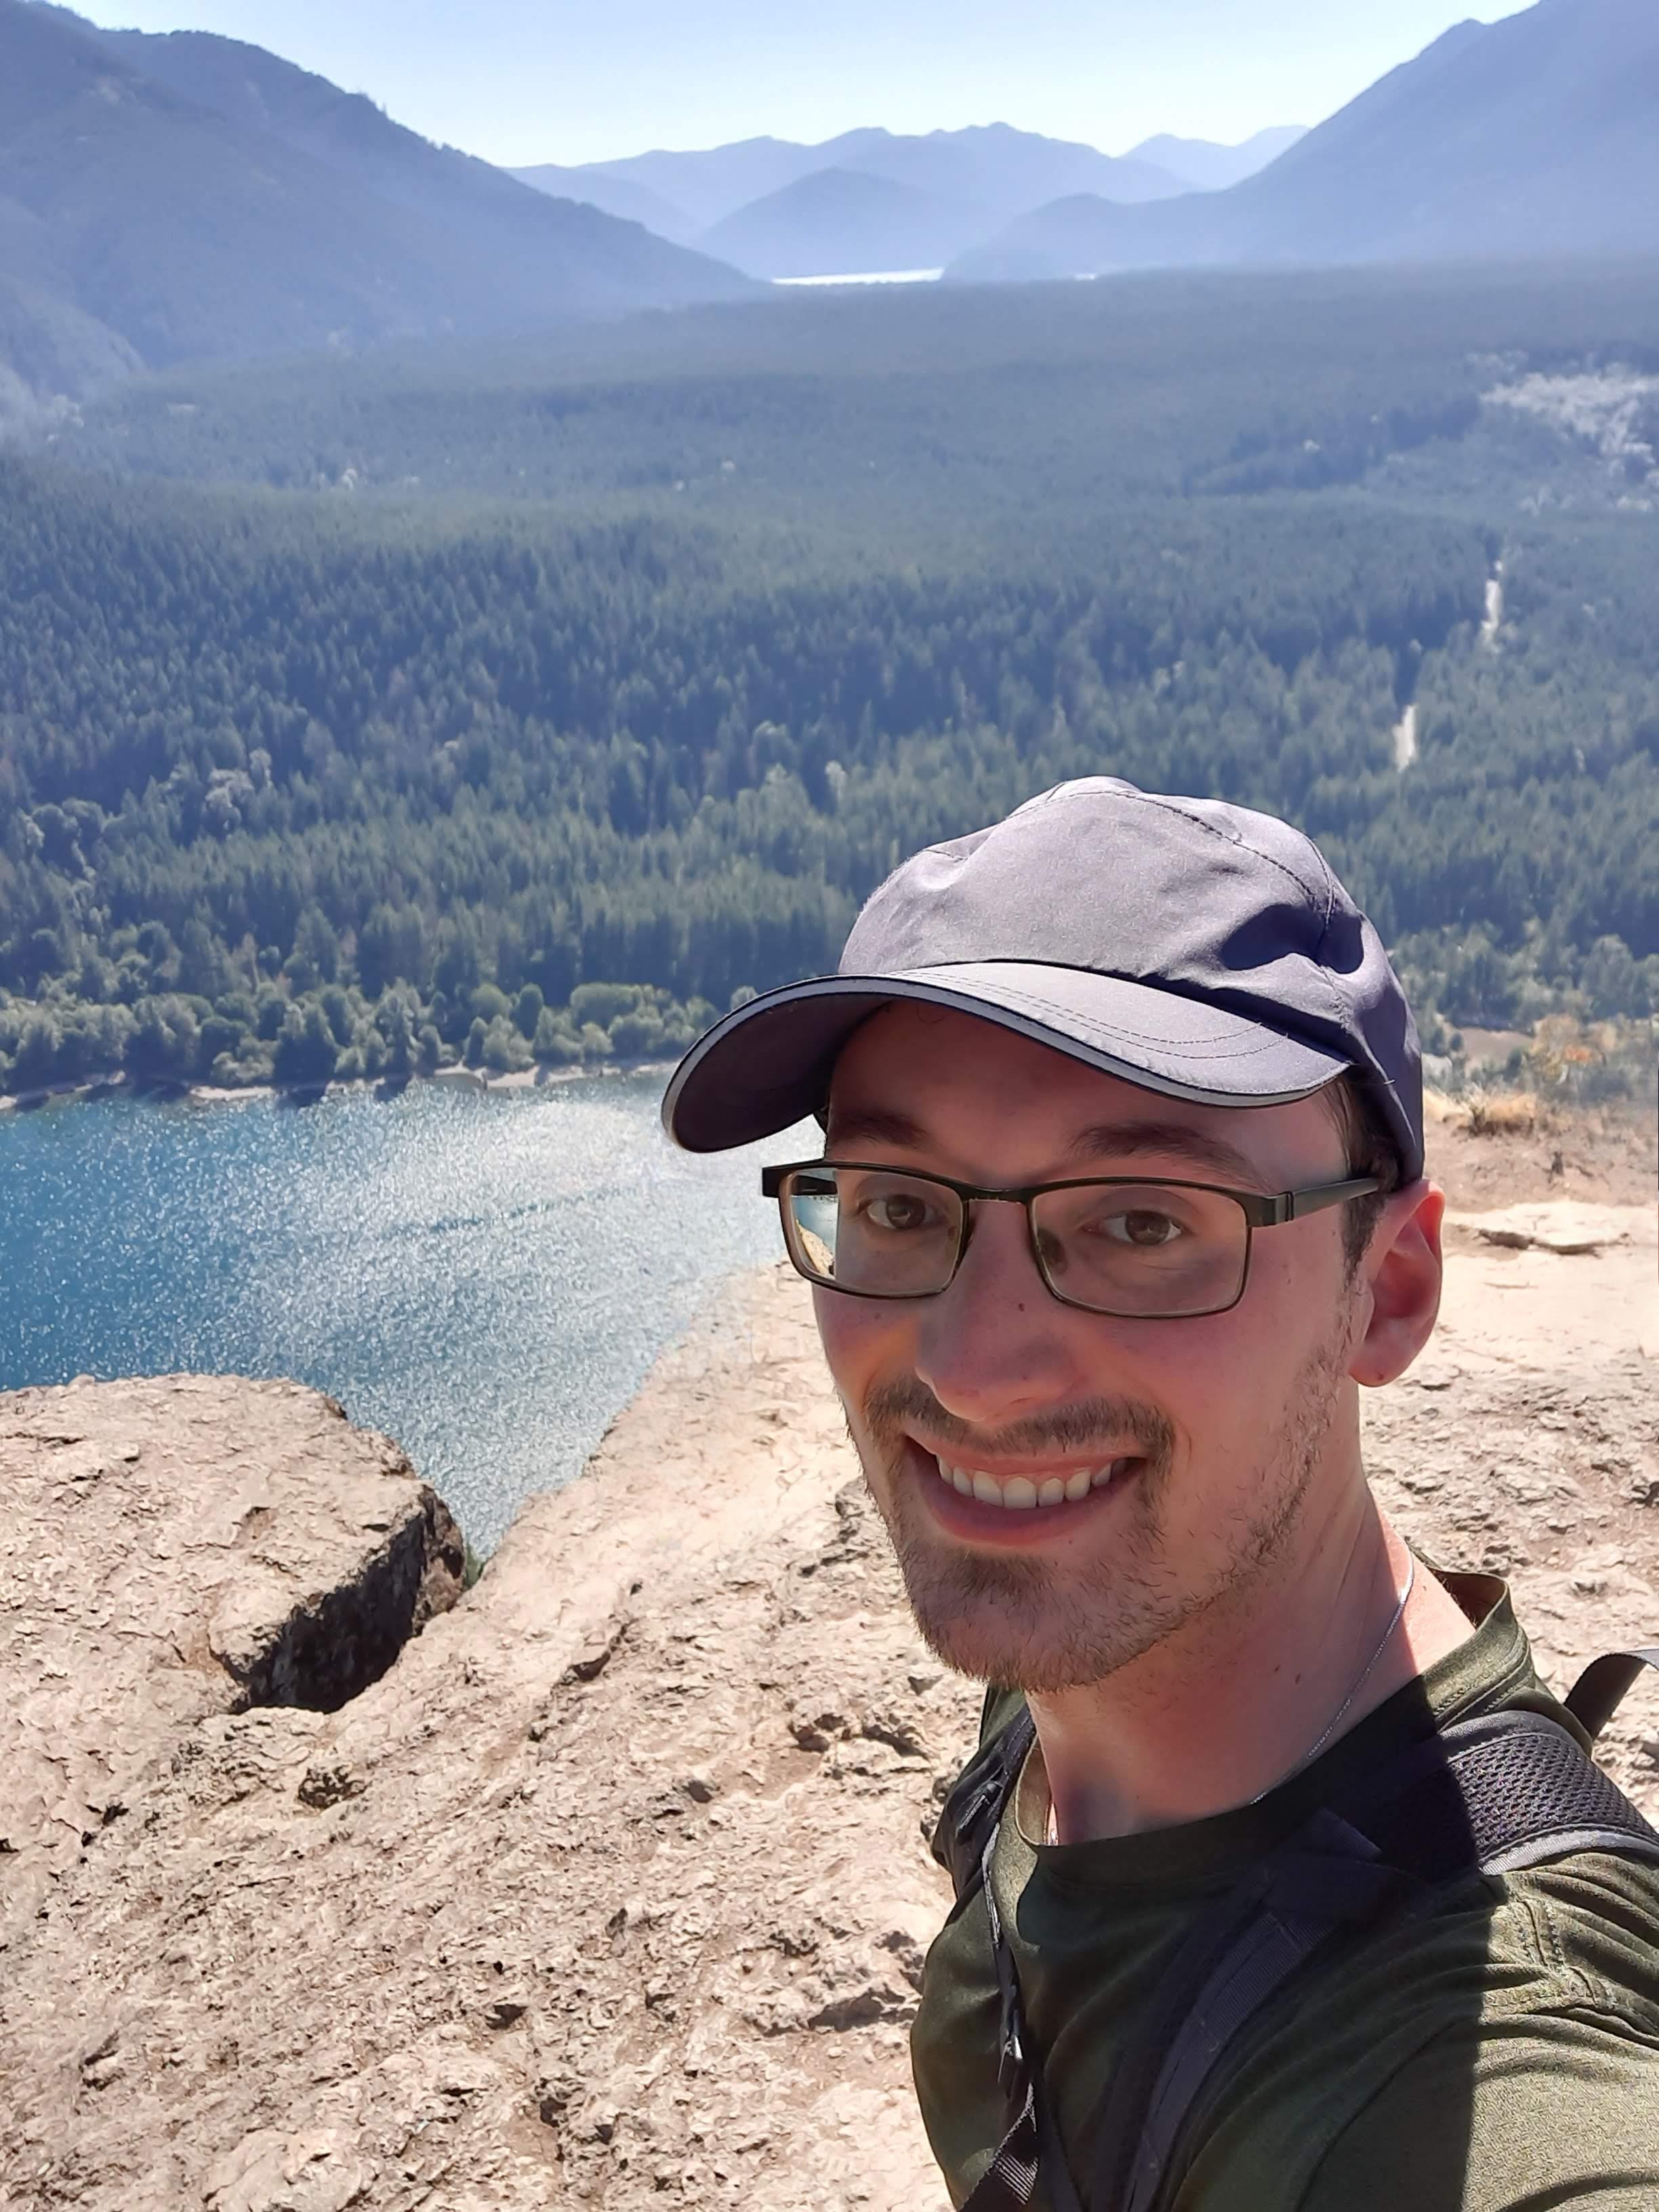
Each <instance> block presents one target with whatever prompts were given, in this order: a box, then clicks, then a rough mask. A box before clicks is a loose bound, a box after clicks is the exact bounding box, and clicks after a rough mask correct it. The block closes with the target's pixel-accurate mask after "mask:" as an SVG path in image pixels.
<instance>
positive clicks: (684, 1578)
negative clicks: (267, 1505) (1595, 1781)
mask: <svg viewBox="0 0 1659 2212" xmlns="http://www.w3.org/2000/svg"><path fill="white" fill-rule="evenodd" d="M1654 1267H1655V1258H1654V1253H1653V1250H1652V1249H1651V1247H1650V1244H1647V1243H1638V1242H1637V1241H1636V1240H1635V1237H1634V1235H1632V1240H1631V1241H1628V1242H1622V1243H1621V1242H1616V1241H1615V1242H1613V1243H1608V1244H1606V1245H1604V1246H1603V1247H1602V1249H1601V1253H1600V1255H1599V1256H1591V1255H1584V1256H1580V1257H1573V1258H1566V1257H1561V1256H1559V1255H1556V1254H1554V1253H1553V1252H1550V1251H1547V1250H1543V1249H1537V1248H1536V1247H1535V1246H1534V1247H1533V1248H1531V1249H1507V1248H1499V1247H1493V1246H1491V1245H1489V1244H1486V1245H1481V1246H1480V1248H1479V1249H1469V1250H1462V1249H1459V1250H1458V1251H1456V1252H1455V1255H1454V1257H1453V1261H1452V1263H1451V1273H1450V1280H1449V1292H1448V1299H1447V1310H1446V1327H1445V1329H1444V1331H1443V1334H1442V1336H1441V1337H1440V1338H1439V1339H1438V1340H1437V1343H1436V1346H1435V1347H1434V1349H1433V1351H1432V1352H1431V1355H1430V1357H1429V1358H1426V1359H1425V1362H1424V1363H1423V1364H1422V1367H1421V1370H1420V1371H1419V1375H1418V1376H1417V1377H1416V1379H1415V1380H1414V1381H1413V1382H1412V1383H1408V1384H1407V1385H1406V1386H1404V1387H1402V1388H1401V1389H1396V1390H1394V1391H1391V1392H1388V1393H1384V1394H1382V1395H1379V1396H1378V1397H1377V1398H1376V1399H1375V1400H1374V1401H1371V1407H1370V1450H1371V1454H1372V1457H1373V1461H1374V1463H1375V1466H1376V1474H1377V1480H1378V1483H1379V1487H1380V1488H1381V1489H1382V1491H1383V1494H1384V1495H1385V1497H1386V1498H1387V1499H1388V1502H1389V1504H1390V1506H1391V1507H1393V1508H1395V1510H1397V1511H1398V1512H1399V1514H1400V1516H1401V1520H1402V1522H1404V1524H1405V1525H1406V1527H1407V1528H1408V1529H1409V1530H1410V1531H1411V1532H1412V1533H1413V1534H1414V1535H1415V1536H1416V1537H1417V1538H1418V1540H1419V1542H1420V1543H1421V1544H1422V1545H1423V1546H1424V1547H1425V1549H1426V1550H1427V1551H1428V1553H1429V1554H1430V1556H1431V1557H1433V1558H1437V1559H1442V1560H1443V1561H1444V1562H1445V1563H1447V1564H1449V1565H1457V1564H1469V1565H1480V1564H1487V1565H1502V1566H1504V1567H1505V1568H1507V1569H1508V1570H1510V1571H1512V1573H1513V1575H1514V1578H1515V1580H1516V1585H1517V1594H1518V1598H1519V1601H1520V1604H1521V1607H1522V1617H1523V1618H1524V1619H1527V1620H1528V1621H1530V1622H1531V1623H1532V1624H1533V1625H1534V1626H1535V1628H1536V1629H1537V1631H1538V1633H1539V1638H1540V1642H1541V1644H1542V1645H1543V1647H1544V1649H1545V1653H1546V1656H1547V1659H1548V1661H1549V1662H1550V1663H1551V1665H1552V1666H1553V1668H1555V1669H1556V1670H1557V1673H1558V1674H1559V1678H1560V1679H1562V1680H1565V1679H1567V1678H1568V1677H1569V1676H1570V1674H1571V1669H1572V1664H1573V1662H1577V1660H1578V1659H1580V1658H1583V1657H1586V1656H1589V1655H1590V1654H1591V1653H1592V1652H1593V1651H1594V1650H1598V1649H1600V1648H1602V1647H1603V1646H1604V1645H1605V1644H1608V1643H1610V1642H1613V1641H1617V1640H1618V1639H1619V1638H1620V1637H1622V1636H1624V1635H1626V1634H1628V1633H1631V1632H1637V1631H1639V1632H1642V1634H1643V1635H1644V1640H1653V1638H1654V1635H1655V1632H1659V1591H1656V1589H1655V1588H1654V1587H1653V1581H1652V1577H1654V1575H1655V1573H1656V1571H1659V1422H1656V1407H1659V1375H1656V1370H1655V1369H1654V1367H1653V1365H1652V1364H1651V1363H1650V1361H1649V1360H1647V1359H1646V1358H1644V1355H1643V1353H1642V1352H1641V1351H1640V1349H1639V1348H1638V1330H1639V1328H1640V1325H1641V1321H1642V1317H1643V1316H1644V1315H1645V1314H1646V1313H1648V1312H1649V1311H1650V1309H1651V1304H1652V1301H1653V1296H1654ZM125 1387H126V1386H111V1389H110V1391H109V1394H108V1395H109V1397H110V1400H111V1402H112V1404H114V1403H116V1402H117V1401H118V1394H119V1389H121V1388H125ZM147 1387H148V1386H147ZM33 1395H40V1394H33ZM10 1402H11V1404H13V1405H15V1403H16V1401H10ZM0 1412H9V1407H0ZM0 1426H3V1425H0ZM224 1433H225V1434H227V1435H228V1434H230V1433H234V1417H231V1416H229V1415H228V1416H227V1422H226V1427H225V1431H224ZM853 1476H854V1469H853V1467H852V1464H851V1462H850V1457H849V1455H848V1447H847V1445H846V1443H845V1442H844V1439H843V1438H842V1435H841V1431H840V1424H839V1419H838V1416H837V1413H836V1407H835V1405H834V1401H833V1399H832V1397H831V1395H830V1393H829V1389H828V1386H827V1384H826V1383H825V1381H824V1379H823V1373H822V1370H821V1366H820V1364H819V1362H818V1358H817V1350H816V1345H815V1343H814V1341H813V1339H812V1337H811V1328H810V1320H809V1315H808V1309H807V1304H806V1298H805V1292H804V1291H803V1289H802V1288H801V1286H800V1285H798V1284H797V1283H796V1282H795V1281H794V1280H793V1278H787V1277H785V1276H783V1275H782V1274H781V1273H769V1274H767V1275H765V1276H763V1277H762V1278H758V1279H754V1280H752V1281H750V1282H748V1283H745V1284H744V1285H741V1286H739V1288H738V1290H737V1291H735V1292H734V1293H733V1294H732V1297H730V1298H729V1299H728V1300H727V1302H726V1304H725V1305H724V1306H723V1307H722V1308H721V1310H720V1312H719V1313H718V1314H717V1315H716V1316H713V1317H711V1319H710V1320H709V1321H708V1322H707V1323H706V1324H705V1325H704V1326H703V1327H702V1328H701V1329H700V1330H699V1331H698V1332H696V1334H694V1336H693V1337H692V1338H691V1340H689V1342H688V1343H687V1344H686V1345H685V1346H683V1347H682V1348H681V1349H680V1350H679V1351H678V1352H676V1353H674V1354H672V1355H671V1357H670V1358H668V1359H667V1360H666V1361H665V1362H664V1363H663V1364H662V1365H661V1367H660V1368H659V1370H658V1372H657V1373H656V1375H655V1376H653V1378H652V1380H651V1382H650V1383H649V1384H648V1385H647V1389H645V1391H644V1392H643V1393H642V1394H641V1397H640V1398H639V1400H638V1401H636V1402H635V1405H634V1406H633V1407H631V1408H630V1409H629V1412H628V1413H626V1414H625V1415H624V1416H623V1418H622V1419H621V1420H620V1421H619V1422H618V1423H617V1425H616V1426H615V1428H614V1429H613V1431H612V1432H611V1436H610V1437H609V1438H608V1439H607V1441H606V1443H605V1446H604V1447H603V1449H602V1450H601V1452H600V1453H599V1455H598V1458H597V1460H596V1462H595V1463H594V1464H593V1466H592V1468H590V1470H589V1472H588V1474H586V1476H585V1477H584V1479H583V1480H582V1481H580V1483H578V1484H576V1485H575V1486H573V1487H572V1488H571V1489H570V1490H569V1491H568V1492H564V1493H562V1495H559V1496H554V1497H549V1498H540V1499H538V1500H535V1501H533V1502H532V1504H531V1505H529V1506H528V1507H527V1508H526V1510H525V1512H524V1513H523V1514H522V1515H521V1516H520V1518H519V1520H518V1521H517V1522H516V1523H515V1524H514V1526H513V1529H512V1530H511V1532H510V1533H509V1534H508V1536H507V1540H506V1541H505V1542H504V1543H503V1545H502V1547H501V1551H500V1552H499V1553H498V1554H497V1555H496V1557H495V1559H494V1560H493V1561H492V1562H491V1565H490V1566H489V1570H488V1571H487V1572H486V1574H485V1576H484V1577H483V1581H482V1583H480V1584H479V1586H478V1587H477V1589H475V1590H473V1591H471V1592H470V1593H469V1594H468V1595H467V1596H466V1597H465V1598H464V1599H463V1600H462V1601H461V1602H460V1604H459V1606H457V1607H455V1609H454V1610H453V1612H450V1613H447V1614H445V1615H444V1616H443V1617H442V1618H441V1619H438V1620H434V1621H433V1622H432V1623H431V1625H430V1626H428V1628H427V1629H426V1630H425V1632H423V1633H422V1635H421V1636H420V1637H419V1638H417V1639H416V1641H415V1642H414V1643H412V1644H410V1646H409V1647H408V1649H407V1650H405V1651H404V1655H403V1656H402V1657H401V1658H400V1659H399V1660H398V1663H397V1665H396V1666H395V1667H394V1668H393V1669H392V1672H391V1673H390V1674H388V1675H386V1677H385V1679H384V1680H380V1682H378V1683H377V1684H376V1685H374V1686H373V1687H372V1688H370V1689H368V1691H366V1692H364V1693H363V1694H362V1696H360V1697H358V1698H357V1699H356V1700H355V1701H354V1702H352V1703H351V1704H350V1705H348V1706H347V1707H346V1708H344V1709H343V1710H342V1711H338V1712H337V1713H334V1714H332V1715H326V1714H322V1713H319V1712H313V1711H283V1710H276V1711H273V1710H270V1709H256V1710H252V1711H247V1712H245V1713H243V1714H241V1715H240V1716H236V1715H232V1714H228V1713H227V1712H225V1711H216V1712H210V1713H208V1714H206V1715H200V1714H197V1713H196V1712H193V1711H180V1712H179V1713H177V1714H175V1715H173V1716H172V1717H170V1718H169V1720H168V1723H167V1726H168V1729H169V1730H170V1738H169V1740H170V1742H171V1746H172V1748H171V1751H170V1753H169V1754H168V1755H167V1756H166V1757H163V1756H161V1755H160V1754H159V1753H158V1755H157V1756H156V1757H155V1759H153V1760H152V1761H151V1762H150V1763H149V1765H147V1766H145V1767H144V1769H143V1773H142V1775H140V1776H138V1777H137V1778H135V1779H134V1780H133V1781H131V1782H130V1783H129V1784H126V1785H125V1787H126V1791H127V1796H128V1802H129V1803H130V1805H131V1808H132V1810H131V1814H130V1815H129V1817H127V1818H125V1819H123V1820H119V1821H118V1822H117V1823H116V1824H115V1825H114V1826H113V1827H112V1829H110V1830H109V1831H107V1832H106V1833H105V1834H104V1835H103V1836H102V1837H101V1838H100V1842H99V1844H98V1846H97V1849H96V1850H90V1851H88V1852H87V1853H86V1854H84V1855H83V1856H80V1857H72V1858H71V1859H70V1860H69V1861H67V1862H66V1863H62V1864H61V1865H59V1866H58V1868H57V1869H56V1878H55V1880H54V1881H52V1887H51V1890H50V1893H49V1896H48V1897H47V1899H46V1910H45V1913H44V1916H43V1917H38V1918H34V1919H32V1920H30V1921H29V1922H28V1923H27V1927H26V1929H25V1931H24V1933H23V1934H22V1936H21V1938H20V1939H19V1940H18V1941H16V1942H14V1944H13V1945H12V1947H11V1948H10V1950H9V1952H8V1953H7V1954H5V1957H4V1972H3V1975H0V1982H3V1984H4V1986H3V1989H0V2052H3V2053H4V2054H5V2056H4V2059H3V2061H0V2064H3V2067H4V2069H5V2071H6V2073H7V2075H8V2079H7V2082H6V2094H5V2096H4V2097H3V2099H0V2203H5V2204H8V2205H9V2206H10V2207H13V2208H24V2207H27V2212H45V2208H48V2207H52V2208H57V2207H65V2206H70V2205H73V2206H76V2207H77V2208H85V2212H161V2208H164V2207H165V2208H167V2212H173V2209H174V2208H179V2207H191V2206H207V2207H210V2208H211V2212H335V2208H343V2207H344V2206H346V2205H349V2204H359V2205H365V2206H373V2207H376V2208H386V2212H405V2208H409V2212H413V2208H416V2207H419V2206H429V2207H433V2208H438V2209H439V2212H483V2208H486V2207H488V2208H502V2209H503V2212H508V2209H509V2208H510V2212H519V2208H523V2212H530V2208H532V2207H534V2208H537V2209H538V2212H542V2208H548V2207H560V2206H564V2205H574V2204H578V2203H592V2204H597V2205H604V2206H605V2207H607V2208H616V2212H635V2208H636V2207H639V2206H643V2205H644V2204H645V2203H647V2202H650V2203H654V2204H661V2203H664V2202H665V2201H666V2202H669V2203H691V2204H696V2205H698V2206H704V2205H720V2204H722V2203H732V2204H741V2205H743V2206H744V2207H746V2208H750V2212H806V2208H808V2207H811V2208H814V2212H817V2208H826V2212H827V2209H828V2208H845V2207H850V2206H854V2205H856V2206H859V2207H867V2208H872V2212H921V2208H924V2207H926V2208H928V2212H940V2208H942V2206H943V2204H944V2196H943V2191H942V2189H941V2188H940V2185H939V2182H938V2180H937V2179H936V2177H935V2176H934V2174H933V2171H932V2169H931V2166H930V2165H929V2163H928V2160H927V2153H926V2148H925V2145H924V2143H923V2142H922V2140H921V2132H920V2129H919V2126H918V2124H917V2122H916V2119H915V2113H914V2110H913V2107H912V2104H911V2100H910V2097H909V2093H908V2076H907V2068H906V2063H905V2055H904V2021H905V2019H906V2016H907V2015H908V2011H909V2009H910V2008H911V2005H912V2002H913V1999H914V1990H915V1979H916V1976H917V1973H918V1971H919V1967H920V1963H921V1953H922V1949H923V1947H924V1946H925V1943H926V1942H927V1939H928V1936H930V1934H931V1932H932V1930H933V1927H934V1925H935V1924H936V1923H937V1920H938V1918H939V1915H940V1912H941V1911H942V1909H943V1901H944V1900H943V1885H942V1881H941V1878H940V1877H939V1875H937V1872H936V1870H935V1869H933V1867H932V1865H931V1863H930V1862H929V1861H928V1860H927V1856H926V1853H925V1850H924V1847H923V1844H922V1833H921V1832H922V1828H923V1825H924V1822H925V1820H927V1815H928V1813H929V1809H930V1808H931V1806H932V1804H933V1802H934V1795H935V1790H936V1785H937V1782H938V1780H939V1778H942V1777H943V1776H944V1775H945V1774H946V1773H947V1771H949V1769H950V1768H951V1765H952V1764H953V1762H954V1761H955V1760H956V1759H957V1757H958V1756H959V1755H960V1753H962V1751H963V1749H964V1747H965V1746H966V1744H967V1742H968V1741H969V1738H970V1735H971V1732H972V1727H973V1720H974V1714H975V1705H976V1699H975V1693H974V1692H972V1691H971V1690H970V1689H969V1688H968V1687H967V1686H964V1685H962V1684H960V1683H957V1682H955V1681H954V1680H951V1679H950V1678H948V1677H941V1675H940V1674H939V1669H938V1668H937V1666H936V1665H935V1664H934V1662H932V1661H931V1660H930V1659H928V1658H927V1656H926V1654H925V1653H924V1652H923V1651H922V1650H921V1648H920V1646H919V1644H918V1643H917V1641H916V1638H915V1633H914V1631H913V1629H912V1628H911V1626H910V1624H909V1621H908V1616H907V1615H906V1613H904V1611H903V1608H902V1602H901V1600H900V1596H899V1593H898V1589H897V1583H896V1575H895V1573H894V1571H893V1570H892V1568H891V1565H890V1561H889V1559H888V1555H887V1553H886V1550H885V1547H884V1543H883V1541H882V1540H881V1537H880V1534H879V1530H878V1528H876V1527H875V1526H874V1525H873V1524H872V1516H871V1513H870V1510H869V1509H868V1507H867V1505H866V1504H865V1503H864V1501H863V1497H862V1492H861V1488H860V1486H859V1485H858V1484H857V1483H856V1482H855V1481H854V1480H853ZM69 1581H70V1577H69V1575H68V1574H67V1572H62V1571H60V1573H59V1576H58V1585H59V1588H60V1589H62V1588H63V1587H64V1586H65V1585H67V1583H69ZM10 1663H16V1662H15V1655H14V1656H13V1658H12V1660H11V1662H10ZM11 1681H12V1677H11V1676H10V1675H9V1674H8V1675H7V1676H6V1677H5V1681H4V1684H0V1686H7V1687H8V1694H9V1693H10V1692H9V1685H10V1683H11ZM1629 1710H1630V1713H1631V1720H1630V1723H1629V1724H1628V1725H1626V1726H1625V1727H1624V1728H1623V1729H1621V1730H1620V1734H1619V1735H1618V1738H1617V1740H1616V1742H1615V1745H1614V1758H1615V1763H1616V1764H1617V1765H1618V1766H1619V1768H1620V1771H1622V1772H1623V1773H1624V1774H1625V1776H1626V1778H1627V1779H1628V1780H1629V1781H1630V1782H1631V1783H1632V1784H1633V1785H1634V1786H1635V1788H1636V1789H1637V1791H1638V1795H1640V1796H1643V1797H1644V1799H1645V1800H1646V1802H1648V1803H1649V1804H1650V1806H1652V1805H1653V1804H1654V1802H1655V1796H1656V1790H1655V1784H1656V1782H1659V1765H1656V1761H1659V1721H1656V1718H1655V1713H1656V1707H1655V1705H1654V1703H1653V1701H1652V1700H1651V1699H1647V1700H1646V1701H1645V1702H1644V1704H1642V1705H1637V1703H1636V1702H1635V1701H1634V1700H1633V1701H1632V1706H1631V1708H1630V1709H1629Z"/></svg>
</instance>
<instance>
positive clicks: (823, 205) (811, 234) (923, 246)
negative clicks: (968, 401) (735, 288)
mask: <svg viewBox="0 0 1659 2212" xmlns="http://www.w3.org/2000/svg"><path fill="white" fill-rule="evenodd" d="M995 220H996V219H995V217H994V216H992V215H991V213H990V212H989V210H987V209H985V208H982V207H978V206H975V205H973V204H969V203H967V202H964V201H952V200H945V199H941V198H939V197H938V196H937V194H935V193H933V192H927V191H921V190H919V189H918V188H917V187H916V186H915V185H902V184H896V183H895V182H894V180H893V179H891V178H890V177H872V176H867V175H866V174H864V173H862V172H861V171H859V170H856V169H814V170H812V171H811V173H809V174H808V175H806V176H805V177H799V178H797V179H796V180H795V182H794V183H793V185H784V186H783V188H782V190H781V191H775V192H769V193H768V195H767V196H766V197H765V198H764V199H759V200H753V201H751V202H750V204H749V205H748V206H747V207H742V208H739V209H738V211H737V212H736V214H735V215H729V216H726V220H725V221H724V222H717V223H716V224H715V225H714V228H713V229H712V230H708V231H705V232H704V233H703V235H702V240H701V243H702V247H703V249H704V251H705V252H709V253H714V254H718V255H719V256H720V258H721V259H722V260H726V261H731V262H733V263H735V264H736V265H737V266H738V268H739V269H745V270H748V271H749V273H750V275H751V276H774V277H778V276H785V277H787V276H848V275H850V274H853V273H854V272H858V271H876V270H908V269H942V268H943V267H944V266H945V263H946V262H947V261H951V260H954V259H955V258H956V257H957V254H959V253H963V252H966V251H967V249H968V248H969V246H974V245H976V244H977V243H978V241H979V240H981V239H982V238H983V237H984V236H985V234H986V232H987V228H994V225H995Z"/></svg>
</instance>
